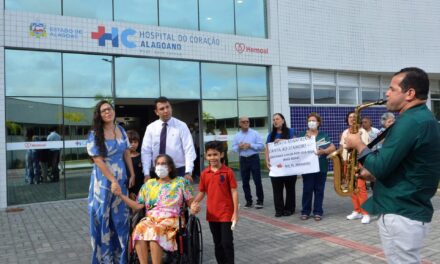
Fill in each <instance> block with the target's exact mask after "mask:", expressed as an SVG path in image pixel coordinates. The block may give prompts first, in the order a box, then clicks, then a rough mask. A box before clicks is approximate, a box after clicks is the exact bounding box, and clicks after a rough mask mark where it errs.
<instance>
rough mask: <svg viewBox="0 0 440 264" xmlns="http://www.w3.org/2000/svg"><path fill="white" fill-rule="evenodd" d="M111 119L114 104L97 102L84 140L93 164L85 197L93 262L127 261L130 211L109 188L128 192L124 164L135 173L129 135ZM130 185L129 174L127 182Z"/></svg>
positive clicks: (112, 117) (131, 181)
mask: <svg viewBox="0 0 440 264" xmlns="http://www.w3.org/2000/svg"><path fill="white" fill-rule="evenodd" d="M114 121H115V112H114V109H113V106H112V105H111V104H110V103H109V102H107V101H101V102H99V103H98V104H97V105H96V107H95V111H94V113H93V126H92V130H91V132H90V134H89V138H88V140H87V152H88V154H89V156H90V157H91V158H92V159H93V163H94V165H93V171H92V175H91V179H90V188H89V198H88V211H89V216H90V235H91V243H92V249H93V252H92V259H91V263H93V264H96V263H122V264H124V263H127V242H128V232H129V210H128V208H127V206H126V205H125V204H124V203H123V202H122V201H121V199H120V198H119V197H118V196H116V195H114V194H113V193H112V192H111V188H112V187H113V188H115V189H118V188H119V189H120V190H121V192H122V193H124V194H127V188H126V182H127V172H126V168H125V164H126V165H127V167H128V169H129V170H130V172H131V174H130V175H134V172H133V165H132V163H131V158H130V151H129V146H130V143H129V142H128V137H127V135H126V133H125V131H124V129H123V128H122V127H120V126H117V125H116V124H115V122H114ZM124 161H125V164H124ZM133 184H134V177H131V178H130V182H129V185H130V186H131V185H133Z"/></svg>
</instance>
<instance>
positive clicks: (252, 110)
mask: <svg viewBox="0 0 440 264" xmlns="http://www.w3.org/2000/svg"><path fill="white" fill-rule="evenodd" d="M267 107H268V102H267V101H238V116H239V117H240V116H247V117H249V118H261V117H263V118H266V119H267V115H268V109H267Z"/></svg>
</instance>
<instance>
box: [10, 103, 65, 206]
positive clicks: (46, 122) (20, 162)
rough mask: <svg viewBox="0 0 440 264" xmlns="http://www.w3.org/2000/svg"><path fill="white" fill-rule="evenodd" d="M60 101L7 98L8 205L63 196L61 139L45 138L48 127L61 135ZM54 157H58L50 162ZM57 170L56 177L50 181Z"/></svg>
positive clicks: (57, 198) (49, 199)
mask: <svg viewBox="0 0 440 264" xmlns="http://www.w3.org/2000/svg"><path fill="white" fill-rule="evenodd" d="M61 102H62V100H61V98H42V97H35V98H29V97H27V98H23V97H9V98H6V128H7V137H6V142H7V143H6V149H7V152H6V166H7V168H6V169H7V171H6V174H7V179H6V180H7V195H8V205H15V204H26V203H35V202H43V201H52V200H59V199H63V198H64V177H63V163H62V162H59V150H60V149H62V148H63V142H62V141H59V140H58V141H50V142H48V141H47V136H48V135H49V133H50V132H49V131H50V130H51V128H55V129H56V130H57V131H58V133H59V134H61V135H62V133H61V124H62V106H61ZM53 150H57V151H58V152H56V151H53ZM57 155H58V156H57ZM53 157H58V160H56V161H55V162H54V163H53V164H54V165H51V164H52V163H51V160H52V158H53ZM54 168H56V169H54ZM56 173H57V174H58V175H59V180H57V181H56V182H54V183H50V184H49V182H50V181H51V179H52V180H54V179H56V178H55V177H54V175H55V174H56ZM37 183H41V184H38V185H36V184H37ZM31 184H32V185H31ZM42 194H44V195H42Z"/></svg>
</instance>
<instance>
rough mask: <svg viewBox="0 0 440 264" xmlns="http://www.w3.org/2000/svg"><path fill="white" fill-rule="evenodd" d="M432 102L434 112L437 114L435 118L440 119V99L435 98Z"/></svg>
mask: <svg viewBox="0 0 440 264" xmlns="http://www.w3.org/2000/svg"><path fill="white" fill-rule="evenodd" d="M431 102H432V112H433V113H434V115H435V118H436V119H437V120H438V121H440V101H437V100H434V101H431Z"/></svg>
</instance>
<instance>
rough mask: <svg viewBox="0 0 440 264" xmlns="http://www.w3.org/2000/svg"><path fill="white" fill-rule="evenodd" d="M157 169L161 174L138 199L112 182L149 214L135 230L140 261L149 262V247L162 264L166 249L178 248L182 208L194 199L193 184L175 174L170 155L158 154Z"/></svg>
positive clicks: (131, 203) (132, 204) (156, 261)
mask: <svg viewBox="0 0 440 264" xmlns="http://www.w3.org/2000/svg"><path fill="white" fill-rule="evenodd" d="M155 172H156V174H157V176H158V177H157V178H155V179H150V180H148V181H147V182H146V183H145V184H144V185H143V186H142V188H141V190H140V191H139V195H138V197H137V202H136V201H133V200H130V199H129V198H128V197H127V195H126V194H125V193H123V192H122V193H121V190H120V187H117V186H114V187H113V186H112V191H114V192H115V194H117V195H120V197H121V198H122V200H123V201H124V202H125V203H127V205H128V206H130V207H131V208H133V209H135V210H142V209H144V210H146V217H145V218H143V219H142V220H141V221H140V222H139V223H138V224H137V225H136V227H135V229H134V230H133V234H132V239H133V243H134V247H135V249H136V253H137V254H138V256H139V260H140V263H141V264H144V263H148V251H150V252H151V260H152V262H153V264H159V263H161V259H162V255H163V250H166V251H175V250H177V243H176V232H177V231H178V228H179V215H180V209H181V207H182V205H183V203H184V202H186V203H187V205H188V206H190V205H191V202H192V200H193V189H192V186H191V185H190V183H189V181H188V180H187V179H185V178H183V177H176V166H175V165H174V162H173V160H172V158H171V157H170V156H168V155H166V154H161V155H159V156H157V158H156V160H155Z"/></svg>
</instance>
